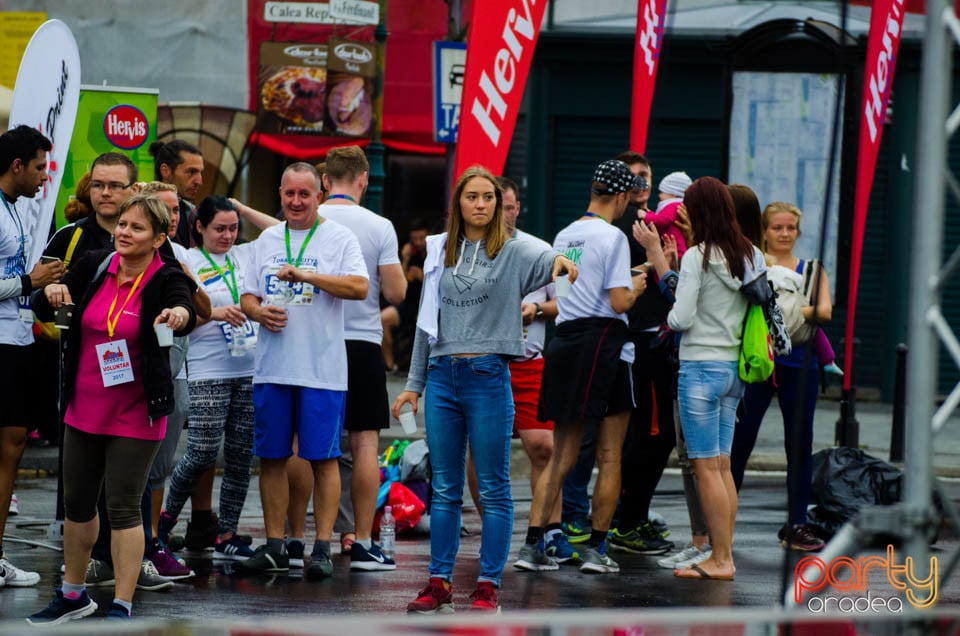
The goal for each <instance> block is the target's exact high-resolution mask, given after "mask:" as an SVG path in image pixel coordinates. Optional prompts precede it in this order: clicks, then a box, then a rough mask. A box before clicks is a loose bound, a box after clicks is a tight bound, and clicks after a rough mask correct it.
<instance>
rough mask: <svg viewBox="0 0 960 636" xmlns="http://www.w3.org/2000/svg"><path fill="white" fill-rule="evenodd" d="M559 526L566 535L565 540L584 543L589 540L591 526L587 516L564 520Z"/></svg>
mask: <svg viewBox="0 0 960 636" xmlns="http://www.w3.org/2000/svg"><path fill="white" fill-rule="evenodd" d="M560 527H561V528H562V529H563V533H564V534H566V535H567V540H568V541H570V543H586V542H587V541H589V540H590V532H591V530H592V528H591V527H590V518H589V517H583V518H580V519H574V520H573V521H565V522H563V523H561V524H560Z"/></svg>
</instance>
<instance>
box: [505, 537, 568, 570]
mask: <svg viewBox="0 0 960 636" xmlns="http://www.w3.org/2000/svg"><path fill="white" fill-rule="evenodd" d="M542 546H543V543H542V542H541V543H540V544H539V545H528V544H524V546H523V547H522V548H520V554H518V555H517V560H516V561H514V563H513V567H515V568H517V569H518V570H527V571H528V572H549V571H551V570H559V569H560V566H559V565H558V564H557V562H556V561H554V560H553V559H551V558H550V557H548V556H547V555H546V554H545V553H544V551H543V547H542Z"/></svg>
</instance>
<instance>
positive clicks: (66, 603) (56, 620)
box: [27, 588, 97, 625]
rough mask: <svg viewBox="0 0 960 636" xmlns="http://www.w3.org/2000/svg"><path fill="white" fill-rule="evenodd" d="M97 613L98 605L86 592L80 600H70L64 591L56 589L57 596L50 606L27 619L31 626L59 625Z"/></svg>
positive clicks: (81, 595)
mask: <svg viewBox="0 0 960 636" xmlns="http://www.w3.org/2000/svg"><path fill="white" fill-rule="evenodd" d="M96 611H97V604H96V603H94V602H93V599H91V598H90V596H89V595H87V591H86V590H84V591H83V593H82V594H80V598H77V599H69V598H64V597H63V590H62V589H60V588H57V589H56V593H55V596H54V597H53V600H52V601H50V604H49V605H47V607H46V608H45V609H43V610H40V611H39V612H37V613H36V614H31V615H30V617H29V618H28V619H27V623H28V624H30V625H59V624H61V623H66V622H67V621H74V620H77V619H80V618H83V617H84V616H90V615H91V614H93V613H94V612H96Z"/></svg>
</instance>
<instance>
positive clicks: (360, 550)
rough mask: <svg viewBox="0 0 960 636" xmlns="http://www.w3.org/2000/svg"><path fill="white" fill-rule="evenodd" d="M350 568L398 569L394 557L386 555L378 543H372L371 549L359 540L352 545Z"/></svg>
mask: <svg viewBox="0 0 960 636" xmlns="http://www.w3.org/2000/svg"><path fill="white" fill-rule="evenodd" d="M350 569H351V570H365V571H367V572H383V571H388V570H396V569H397V564H396V562H395V561H394V560H393V559H391V558H390V557H388V556H387V555H385V554H384V553H383V551H382V550H381V549H380V546H378V545H377V544H376V543H371V545H370V549H369V550H367V549H366V548H365V547H363V546H362V545H360V542H359V541H355V542H354V544H353V545H352V546H350Z"/></svg>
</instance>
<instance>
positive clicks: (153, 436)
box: [64, 253, 167, 440]
mask: <svg viewBox="0 0 960 636" xmlns="http://www.w3.org/2000/svg"><path fill="white" fill-rule="evenodd" d="M119 262H120V257H119V256H118V255H114V257H113V259H112V260H111V261H110V265H109V266H108V267H107V274H106V277H105V278H104V279H103V284H101V285H100V288H99V289H98V290H97V291H96V293H95V294H94V295H93V298H91V299H90V304H89V305H87V308H86V310H85V311H84V312H83V317H82V319H81V322H80V328H81V335H80V362H79V364H78V365H77V380H76V386H75V387H74V390H73V399H72V400H70V405H69V406H68V407H67V413H66V415H65V416H64V422H66V424H68V425H69V426H72V427H73V428H75V429H77V430H80V431H83V432H85V433H92V434H94V435H113V436H116V437H130V438H133V439H145V440H161V439H163V436H164V434H165V433H166V430H167V418H166V416H164V417H160V418H157V419H154V420H152V421H151V419H150V416H149V415H148V414H147V397H146V391H145V389H144V387H143V377H142V374H143V371H142V359H143V358H142V355H141V353H142V347H141V346H140V305H141V300H142V295H143V288H144V287H146V285H147V282H148V281H149V280H150V279H151V278H152V277H153V275H154V274H155V273H156V272H157V270H159V269H160V268H161V267H163V261H162V260H161V259H160V254H159V253H155V254H154V256H153V260H152V261H151V262H150V264H149V265H148V266H147V269H146V271H145V272H144V274H143V278H142V279H141V280H140V284H139V285H138V286H137V290H136V291H135V292H134V294H133V296H132V297H131V298H130V302H128V303H127V305H126V307H124V308H123V311H122V312H121V314H120V318H119V320H117V327H116V330H115V331H114V334H113V338H112V339H111V338H110V335H109V333H108V331H107V311H108V310H109V309H110V305H111V304H112V303H113V300H114V298H115V297H116V299H117V304H116V307H115V308H114V312H116V311H117V309H119V308H120V306H122V305H123V301H124V299H126V297H127V294H128V293H130V288H131V287H132V286H133V283H134V281H132V280H131V281H127V282H126V283H124V284H123V285H121V286H120V290H119V292H118V291H117V268H118V267H119ZM120 339H125V340H126V341H127V348H128V350H129V352H130V364H131V366H132V367H133V382H125V383H123V384H117V385H114V386H111V387H104V386H103V377H102V376H101V375H100V365H99V363H98V362H97V345H99V344H103V343H105V342H111V341H116V340H120Z"/></svg>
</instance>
